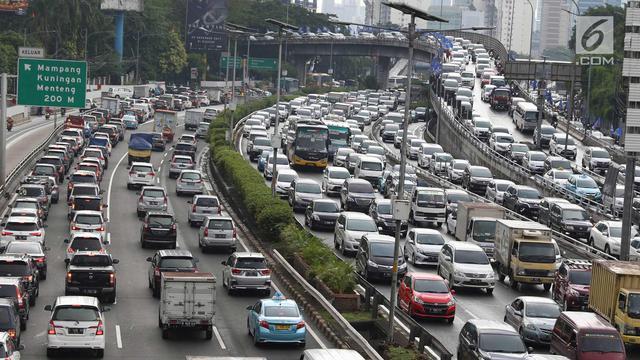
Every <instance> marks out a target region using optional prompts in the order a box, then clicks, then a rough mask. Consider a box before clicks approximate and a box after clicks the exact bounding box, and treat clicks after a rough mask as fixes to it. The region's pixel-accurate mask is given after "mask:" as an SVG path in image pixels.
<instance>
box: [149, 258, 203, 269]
mask: <svg viewBox="0 0 640 360" xmlns="http://www.w3.org/2000/svg"><path fill="white" fill-rule="evenodd" d="M158 266H159V267H161V268H170V269H192V268H195V267H196V266H195V264H194V263H193V259H191V258H172V257H168V258H164V259H162V260H160V264H159V265H158Z"/></svg>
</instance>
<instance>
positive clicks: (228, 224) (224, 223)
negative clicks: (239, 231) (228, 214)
mask: <svg viewBox="0 0 640 360" xmlns="http://www.w3.org/2000/svg"><path fill="white" fill-rule="evenodd" d="M208 228H209V229H215V230H233V221H231V220H229V219H215V218H214V219H211V220H209V226H208Z"/></svg>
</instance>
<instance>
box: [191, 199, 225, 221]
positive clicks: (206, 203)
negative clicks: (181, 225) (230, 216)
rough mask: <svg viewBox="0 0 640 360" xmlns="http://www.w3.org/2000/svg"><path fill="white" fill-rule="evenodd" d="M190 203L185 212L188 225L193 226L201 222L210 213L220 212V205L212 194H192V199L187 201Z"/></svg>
mask: <svg viewBox="0 0 640 360" xmlns="http://www.w3.org/2000/svg"><path fill="white" fill-rule="evenodd" d="M187 203H188V204H191V206H190V207H189V210H188V213H187V220H188V221H189V225H191V226H194V225H195V224H197V223H202V222H204V220H205V219H206V218H207V216H211V215H216V214H217V215H220V214H221V213H222V205H220V201H219V200H218V197H217V196H213V195H194V196H193V199H191V200H189V201H187Z"/></svg>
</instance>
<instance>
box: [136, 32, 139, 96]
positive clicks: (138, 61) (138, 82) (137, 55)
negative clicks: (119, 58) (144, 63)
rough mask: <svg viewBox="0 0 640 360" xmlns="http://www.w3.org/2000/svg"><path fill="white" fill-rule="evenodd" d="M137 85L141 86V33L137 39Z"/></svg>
mask: <svg viewBox="0 0 640 360" xmlns="http://www.w3.org/2000/svg"><path fill="white" fill-rule="evenodd" d="M136 84H140V31H138V36H137V37H136Z"/></svg>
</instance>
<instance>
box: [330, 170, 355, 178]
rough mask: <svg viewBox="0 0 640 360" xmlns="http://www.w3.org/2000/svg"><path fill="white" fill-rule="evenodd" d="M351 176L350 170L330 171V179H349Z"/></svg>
mask: <svg viewBox="0 0 640 360" xmlns="http://www.w3.org/2000/svg"><path fill="white" fill-rule="evenodd" d="M350 177H351V174H349V172H348V171H339V170H338V171H330V172H329V178H330V179H348V178H350Z"/></svg>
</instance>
